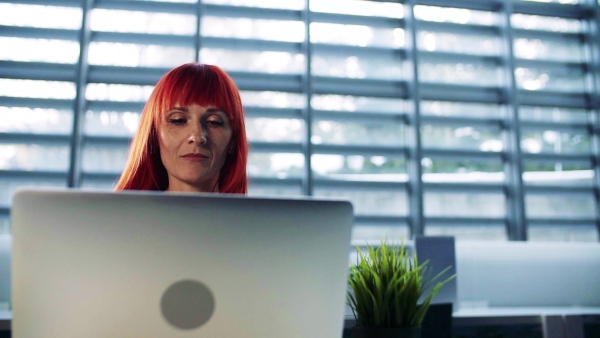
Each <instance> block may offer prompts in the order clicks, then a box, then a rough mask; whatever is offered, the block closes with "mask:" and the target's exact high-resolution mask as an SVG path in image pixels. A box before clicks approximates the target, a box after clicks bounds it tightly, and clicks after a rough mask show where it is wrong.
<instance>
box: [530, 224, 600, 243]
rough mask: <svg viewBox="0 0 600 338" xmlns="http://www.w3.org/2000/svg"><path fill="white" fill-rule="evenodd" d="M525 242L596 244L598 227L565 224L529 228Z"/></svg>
mask: <svg viewBox="0 0 600 338" xmlns="http://www.w3.org/2000/svg"><path fill="white" fill-rule="evenodd" d="M527 240H528V241H532V242H538V241H539V242H598V227H597V226H596V225H594V224H590V225H588V226H580V225H572V224H565V225H563V226H539V225H535V226H529V227H528V229H527Z"/></svg>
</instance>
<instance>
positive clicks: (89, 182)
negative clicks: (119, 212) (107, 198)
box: [81, 175, 119, 192]
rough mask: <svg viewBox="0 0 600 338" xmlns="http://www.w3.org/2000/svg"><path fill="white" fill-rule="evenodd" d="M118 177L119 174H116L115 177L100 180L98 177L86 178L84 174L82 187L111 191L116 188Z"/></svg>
mask: <svg viewBox="0 0 600 338" xmlns="http://www.w3.org/2000/svg"><path fill="white" fill-rule="evenodd" d="M118 178H119V176H115V178H114V179H104V180H99V179H96V178H93V179H92V178H86V177H85V175H84V176H83V179H82V180H81V187H82V188H84V189H94V190H104V191H108V192H110V191H113V190H114V188H115V184H116V183H117V180H118Z"/></svg>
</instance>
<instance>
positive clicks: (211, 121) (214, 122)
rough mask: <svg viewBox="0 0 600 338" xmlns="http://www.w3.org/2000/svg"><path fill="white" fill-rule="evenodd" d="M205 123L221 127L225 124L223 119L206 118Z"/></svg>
mask: <svg viewBox="0 0 600 338" xmlns="http://www.w3.org/2000/svg"><path fill="white" fill-rule="evenodd" d="M206 123H207V124H208V125H209V126H211V127H222V126H224V125H225V123H224V122H223V121H219V120H208V121H206Z"/></svg>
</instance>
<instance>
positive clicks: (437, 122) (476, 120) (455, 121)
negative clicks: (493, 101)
mask: <svg viewBox="0 0 600 338" xmlns="http://www.w3.org/2000/svg"><path fill="white" fill-rule="evenodd" d="M421 123H422V124H427V125H434V126H448V127H461V126H477V127H482V128H487V129H498V128H500V127H501V126H502V125H504V123H505V122H504V121H503V120H502V119H501V118H481V117H468V116H438V115H425V114H424V115H423V116H422V117H421Z"/></svg>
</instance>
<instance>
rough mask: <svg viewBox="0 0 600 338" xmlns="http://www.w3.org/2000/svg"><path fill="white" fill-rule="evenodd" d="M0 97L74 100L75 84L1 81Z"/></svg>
mask: <svg viewBox="0 0 600 338" xmlns="http://www.w3.org/2000/svg"><path fill="white" fill-rule="evenodd" d="M0 96H12V97H30V98H39V99H67V100H70V99H74V98H75V84H74V83H73V82H61V81H37V80H12V79H0Z"/></svg>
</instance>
